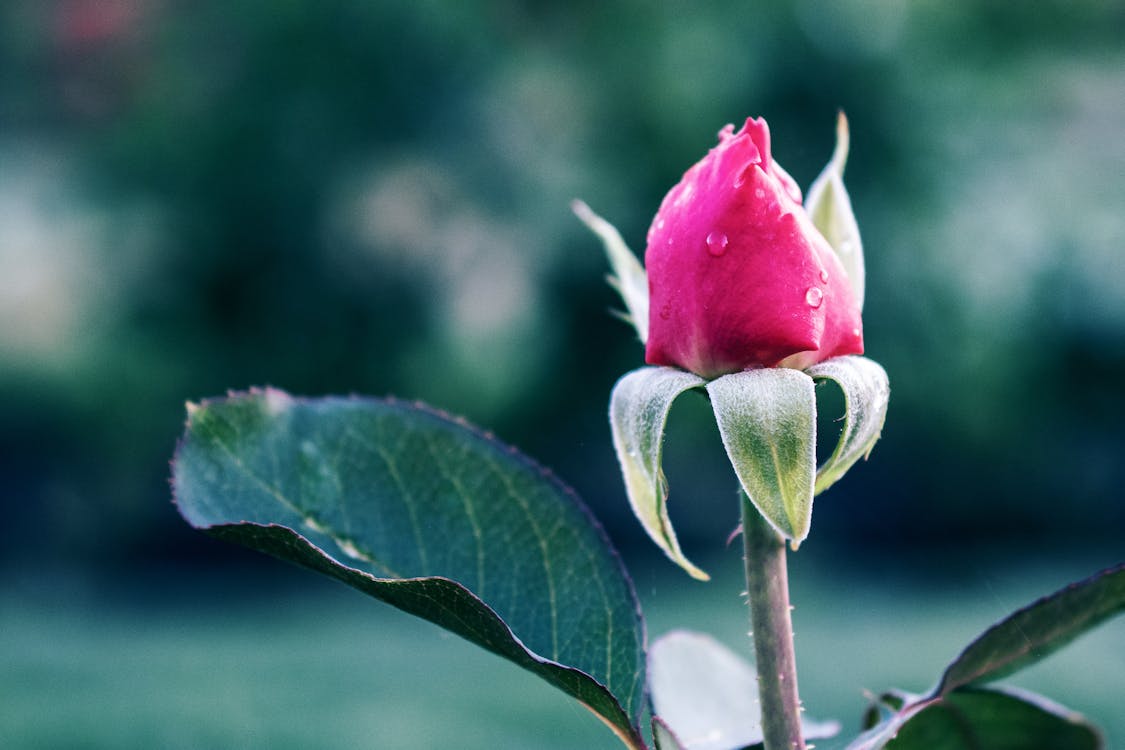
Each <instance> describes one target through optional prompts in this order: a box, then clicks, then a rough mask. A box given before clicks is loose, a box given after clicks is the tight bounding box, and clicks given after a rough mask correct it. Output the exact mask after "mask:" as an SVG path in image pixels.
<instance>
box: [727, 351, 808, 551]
mask: <svg viewBox="0 0 1125 750" xmlns="http://www.w3.org/2000/svg"><path fill="white" fill-rule="evenodd" d="M707 393H708V394H709V395H710V396H711V406H712V408H713V409H714V411H715V418H716V420H717V421H718V424H719V434H720V436H721V437H722V439H723V446H724V447H725V448H726V451H727V457H728V458H730V462H731V465H732V466H733V467H734V471H735V474H736V475H737V476H738V480H739V482H740V483H741V484H742V489H743V490H745V492H746V494H747V495H748V496H749V497H750V500H751V502H752V503H753V504H754V507H756V508H757V509H758V512H759V513H761V514H762V517H764V518H765V519H766V520H767V521H769V523H770V525H771V526H773V527H774V529H776V530H777V532H778V533H779V534H781V535H782V536H783V537H785V538H786V539H789V540H790V541H791V544H793V545H794V549H795V548H796V545H799V544H800V542H801V541H802V540H803V539H804V538H805V537H806V536H808V533H809V526H810V523H811V520H812V504H813V486H814V478H815V475H816V394H815V391H814V386H813V380H812V378H811V377H809V376H808V375H806V374H805V373H803V372H800V371H798V370H790V369H786V368H776V369H764V370H746V371H744V372H736V373H733V374H730V375H723V376H722V377H720V378H716V379H715V380H712V381H711V382H710V383H708V384H707Z"/></svg>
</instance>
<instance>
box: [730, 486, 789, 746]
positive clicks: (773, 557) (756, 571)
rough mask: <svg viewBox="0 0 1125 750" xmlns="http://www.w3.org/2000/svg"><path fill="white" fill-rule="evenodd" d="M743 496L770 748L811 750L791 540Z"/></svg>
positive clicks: (753, 618) (750, 589)
mask: <svg viewBox="0 0 1125 750" xmlns="http://www.w3.org/2000/svg"><path fill="white" fill-rule="evenodd" d="M739 494H741V495H742V539H743V546H744V548H745V551H746V594H747V597H748V598H749V600H750V626H751V628H752V629H753V632H752V636H753V640H754V656H755V659H756V660H757V665H758V699H759V701H760V704H761V708H762V733H763V735H764V740H765V742H764V744H765V750H805V741H804V739H802V737H801V700H800V698H799V697H798V696H797V662H796V658H795V656H794V653H793V623H792V619H791V618H790V614H789V610H790V608H789V575H788V573H787V572H786V567H785V540H784V539H782V538H781V537H780V536H779V535H778V534H777V532H776V531H774V529H773V527H771V526H770V525H769V523H768V522H767V521H766V520H765V519H764V518H762V516H761V515H760V514H759V513H758V509H757V508H755V507H754V505H753V504H752V503H751V502H750V499H749V498H748V497H747V496H746V495H745V493H739Z"/></svg>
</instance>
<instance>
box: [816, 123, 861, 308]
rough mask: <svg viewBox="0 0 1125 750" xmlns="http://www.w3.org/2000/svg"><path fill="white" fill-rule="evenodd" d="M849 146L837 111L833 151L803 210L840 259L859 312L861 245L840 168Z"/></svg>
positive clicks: (845, 161) (844, 124) (843, 124)
mask: <svg viewBox="0 0 1125 750" xmlns="http://www.w3.org/2000/svg"><path fill="white" fill-rule="evenodd" d="M849 144H850V137H849V134H848V120H847V118H846V117H844V113H843V112H841V113H840V115H839V117H838V118H837V120H836V149H835V151H833V153H832V159H831V160H830V161H829V162H828V165H827V166H825V168H824V171H822V172H821V173H820V175H819V176H818V177H817V178H816V179H815V180H813V183H812V185H810V186H809V193H808V197H807V198H806V199H805V210H806V211H807V212H808V214H809V217H810V218H811V219H812V222H813V225H814V226H815V227H816V228H817V229H818V230H819V231H820V233H821V234H822V235H824V238H825V239H826V240H828V244H829V245H831V246H832V249H833V250H834V251H835V252H836V255H837V256H838V257H839V258H840V262H841V263H842V264H843V266H844V270H845V271H846V272H847V274H848V282H849V283H850V284H851V287H852V292H853V293H854V294H855V299H856V304H857V305H859V307H860V309H861V310H862V309H863V296H864V284H865V282H864V266H863V244H862V242H861V241H860V238H859V225H858V224H857V223H856V220H855V212H854V211H853V210H852V202H851V198H850V197H848V191H847V190H846V189H844V166H845V164H846V163H847V161H848V148H849Z"/></svg>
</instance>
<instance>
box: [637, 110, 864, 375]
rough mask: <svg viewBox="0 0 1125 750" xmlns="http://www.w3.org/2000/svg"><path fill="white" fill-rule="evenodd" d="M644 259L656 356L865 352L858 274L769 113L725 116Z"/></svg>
mask: <svg viewBox="0 0 1125 750" xmlns="http://www.w3.org/2000/svg"><path fill="white" fill-rule="evenodd" d="M841 122H842V123H843V122H844V121H843V120H841ZM843 132H844V134H845V136H846V130H844V131H843ZM845 156H846V150H845ZM645 267H646V270H647V273H648V287H649V326H648V340H647V342H646V348H645V360H646V361H647V362H648V363H649V364H653V365H671V366H674V367H679V368H682V369H685V370H688V371H691V372H694V373H696V374H698V375H701V376H703V377H705V378H714V377H717V376H719V375H722V374H725V373H730V372H738V371H740V370H747V369H752V368H757V367H777V366H782V367H793V368H797V369H804V368H807V367H810V366H812V365H814V364H816V363H817V362H821V361H823V360H826V359H829V358H831V357H836V356H840V355H845V354H862V353H863V327H862V322H861V319H860V305H861V304H862V300H861V299H859V298H858V294H857V291H856V288H857V286H856V284H855V283H854V281H855V280H849V278H848V271H847V270H845V266H844V264H843V263H842V262H841V259H840V257H839V256H838V255H837V252H836V250H834V249H833V246H832V245H831V244H830V243H829V241H828V240H827V239H825V237H824V235H822V234H821V232H820V231H819V230H818V229H817V228H816V226H814V224H813V221H812V219H811V218H810V217H809V214H808V213H807V212H806V209H805V207H804V206H802V204H801V191H800V189H799V188H798V187H797V185H796V183H795V182H794V181H793V179H792V178H791V177H790V176H789V175H788V174H787V173H786V172H785V170H783V169H782V168H781V167H780V166H779V165H778V164H777V163H776V162H775V161H773V158H772V156H771V154H770V133H769V127H768V126H767V125H766V122H765V120H763V119H761V118H759V119H756V120H755V119H752V118H750V119H747V120H746V123H745V124H744V125H743V126H742V129H741V130H739V131H738V132H735V131H734V126H732V125H728V126H727V127H726V128H724V129H723V130H722V131H721V132H720V133H719V144H718V145H717V146H715V147H714V148H713V149H711V151H710V152H709V153H708V154H707V155H706V156H704V157H703V159H702V160H700V161H699V162H698V163H697V164H695V165H694V166H693V167H691V169H689V170H688V171H687V172H686V173H685V174H684V176H683V179H681V180H680V182H679V184H677V185H676V186H675V187H673V188H672V189H671V191H669V193H668V195H666V196H665V197H664V201H663V202H662V203H661V204H660V210H659V211H657V213H656V218H655V219H654V220H653V223H652V226H651V228H650V229H649V232H648V248H647V250H646V251H645ZM859 273H860V274H862V267H860V270H859ZM859 289H862V286H859ZM860 293H861V292H860Z"/></svg>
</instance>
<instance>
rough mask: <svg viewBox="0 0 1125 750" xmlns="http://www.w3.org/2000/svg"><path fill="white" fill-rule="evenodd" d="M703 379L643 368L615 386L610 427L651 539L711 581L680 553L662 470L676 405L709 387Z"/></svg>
mask: <svg viewBox="0 0 1125 750" xmlns="http://www.w3.org/2000/svg"><path fill="white" fill-rule="evenodd" d="M704 382H705V381H704V380H703V378H701V377H699V376H698V375H693V374H692V373H690V372H685V371H683V370H677V369H676V368H674V367H642V368H640V369H639V370H633V371H632V372H630V373H628V374H626V375H625V376H624V377H622V378H621V379H620V380H618V381H617V384H616V385H614V387H613V393H612V394H611V396H610V399H609V424H610V429H611V430H612V432H613V447H614V450H616V452H617V460H618V462H619V463H620V464H621V474H622V476H623V477H624V479H625V494H626V495H628V497H629V505H630V506H632V508H633V513H634V514H635V515H636V516H637V519H638V520H639V521H640V522H641V526H643V527H644V529H645V531H646V532H648V535H649V536H650V537H651V538H652V540H653V541H654V542H656V544H657V546H659V547H660V549H662V550H664V553H665V554H666V555H668V557H669V558H670V559H671V560H672V561H673V562H675V563H676V564H677V565H679V566H680V567H681V568H683V569H684V570H686V571H687V572H688V574H690V575H691V576H692V577H694V578H697V579H699V580H704V581H705V580H707V578H708V576H707V574H706V573H704V572H703V571H702V570H700V569H699V568H697V567H696V566H695V565H693V564H692V563H691V562H690V561H689V560H688V559H687V558H686V557H684V553H683V552H682V551H681V550H680V543H679V541H677V539H676V532H675V531H674V530H673V529H672V521H671V519H669V517H668V482H667V481H666V480H665V479H664V471H663V470H662V469H661V467H660V459H661V448H662V446H663V443H664V425H665V423H666V422H667V421H668V411H669V409H671V408H672V402H673V401H675V400H676V398H677V397H678V396H679V395H680V394H681V393H683V392H684V391H688V390H691V389H692V388H698V387H699V386H701V385H703V384H704Z"/></svg>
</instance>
